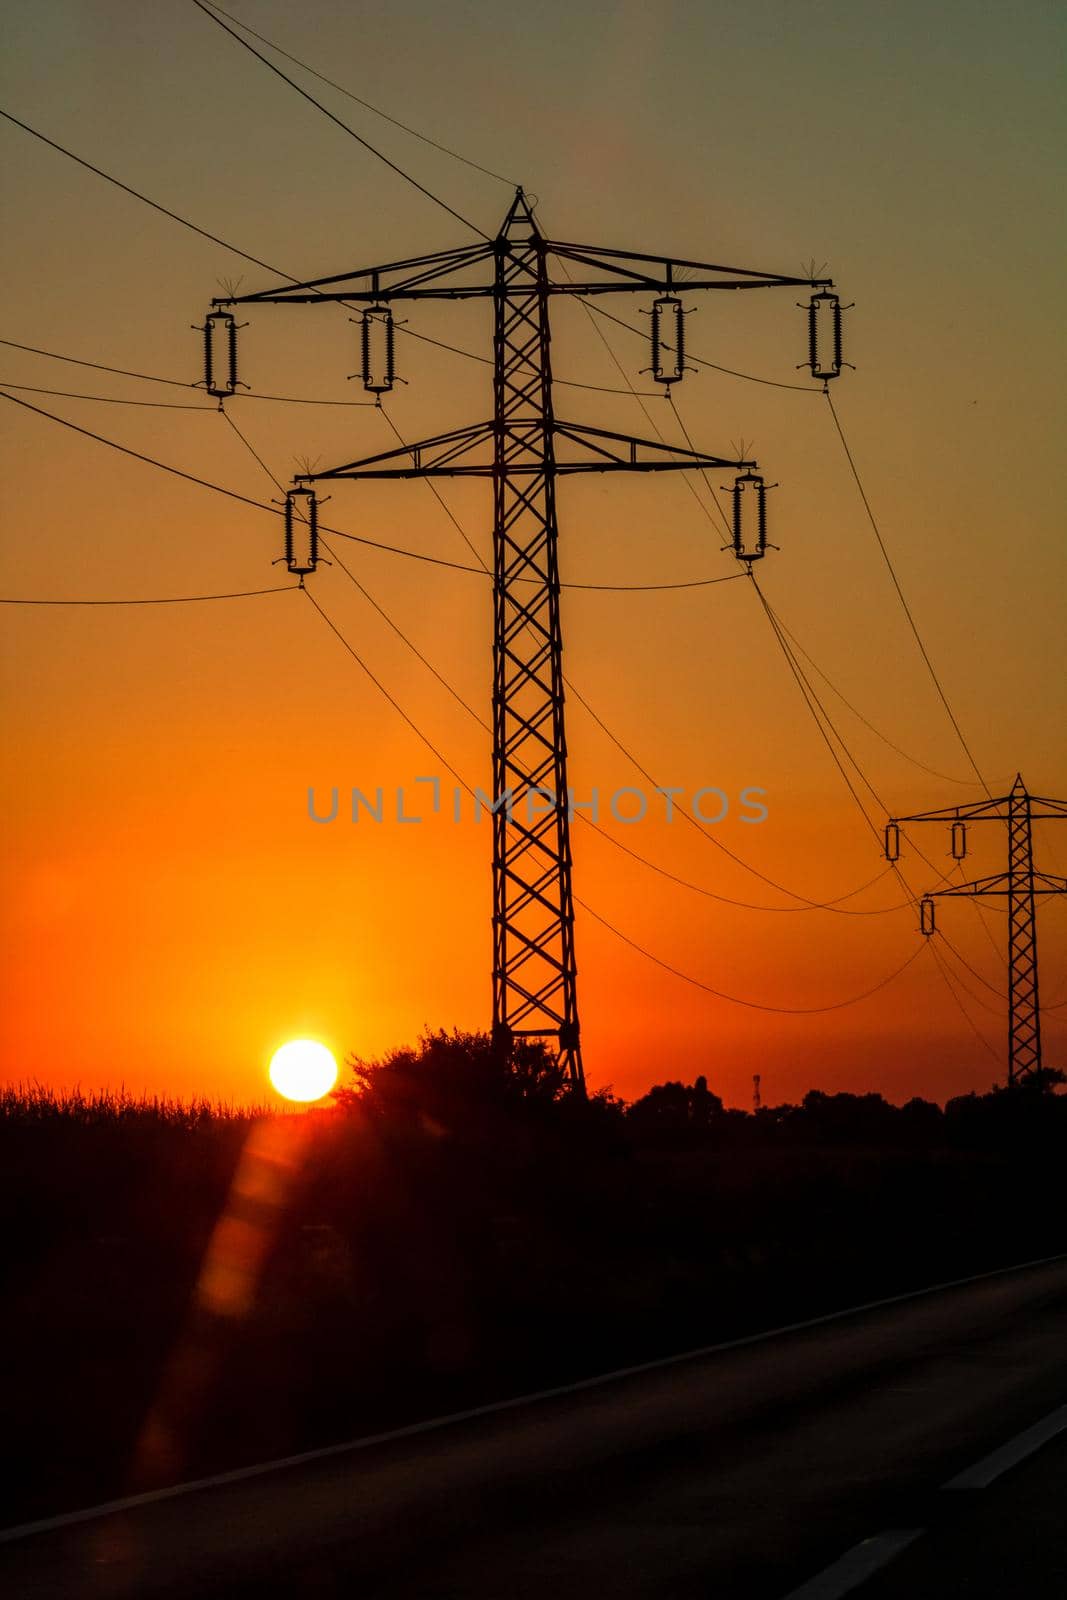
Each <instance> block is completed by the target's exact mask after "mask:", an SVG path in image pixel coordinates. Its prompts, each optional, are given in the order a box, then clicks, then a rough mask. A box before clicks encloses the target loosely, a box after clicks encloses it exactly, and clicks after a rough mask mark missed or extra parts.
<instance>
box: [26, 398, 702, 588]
mask: <svg viewBox="0 0 1067 1600" xmlns="http://www.w3.org/2000/svg"><path fill="white" fill-rule="evenodd" d="M0 399H4V400H10V401H11V403H12V405H16V406H22V407H23V409H24V410H26V411H33V412H36V414H37V415H38V416H39V417H47V419H48V421H49V422H56V423H58V424H59V425H60V427H62V428H69V429H70V430H71V432H72V433H80V434H82V435H83V436H84V437H85V438H86V439H93V440H95V441H96V443H97V444H105V445H107V446H108V448H109V449H111V450H117V451H118V452H119V454H120V455H124V456H131V457H132V458H133V459H134V460H135V461H143V462H144V464H145V465H146V466H149V467H156V468H158V470H159V471H160V472H169V473H170V474H171V475H172V476H173V477H175V478H184V479H185V480H186V481H187V482H188V483H195V484H198V485H199V486H200V488H201V489H211V490H213V491H214V492H215V493H216V494H223V495H226V496H227V498H228V499H230V500H240V501H241V502H242V503H243V504H244V505H246V506H254V507H255V508H256V510H257V511H269V512H270V514H271V515H272V516H275V517H277V516H281V515H282V512H281V511H280V510H279V509H278V507H277V506H270V505H266V504H265V503H264V502H263V501H262V500H253V499H252V498H251V496H250V495H246V494H238V492H237V491H236V490H235V489H227V488H225V487H224V486H223V485H222V484H220V483H212V482H211V481H210V479H208V478H199V477H197V476H196V474H195V473H192V472H185V471H183V470H182V469H181V468H180V467H172V466H169V465H168V464H167V462H165V461H157V460H156V458H155V457H154V456H148V455H145V454H144V453H143V451H140V450H133V449H131V448H130V446H129V445H124V444H119V443H118V442H117V440H115V439H108V438H106V437H105V435H104V434H102V433H94V432H93V431H92V429H91V428H83V427H82V426H81V425H80V424H79V423H77V422H69V421H68V420H67V418H66V417H57V416H56V414H55V412H54V411H45V410H44V409H43V407H41V406H35V405H31V403H30V402H29V401H28V400H20V399H19V398H18V396H17V395H14V394H8V393H7V392H6V391H5V390H3V389H0ZM205 409H207V408H205ZM223 414H224V415H226V413H225V412H224V413H223ZM229 421H230V424H231V426H233V427H235V426H236V425H235V424H234V422H233V419H232V417H231V418H229ZM268 470H269V469H268ZM271 477H272V479H273V481H274V482H275V483H277V482H278V480H277V479H276V478H274V475H273V473H272V474H271ZM279 487H280V485H279ZM321 531H322V532H323V533H329V534H332V535H333V536H334V537H335V538H337V539H351V540H352V542H353V543H354V544H362V545H366V546H367V548H368V549H370V550H383V551H385V552H387V553H388V554H389V555H394V556H407V557H408V559H409V560H411V561H423V562H426V563H427V564H428V565H430V566H434V567H447V568H448V569H449V570H450V571H452V572H472V573H474V574H475V576H476V577H480V578H484V577H486V576H489V574H487V572H486V570H485V568H484V567H468V566H465V565H464V564H463V563H462V562H460V561H447V560H445V558H444V557H443V556H431V555H426V554H424V553H423V552H422V551H420V550H405V549H404V548H403V547H402V546H401V545H395V544H385V543H383V542H382V541H381V540H380V539H368V538H366V537H365V536H364V535H363V534H358V533H347V532H345V530H344V529H343V528H331V527H329V526H327V525H325V524H322V525H321ZM729 581H730V580H729V579H728V578H694V579H690V580H688V581H686V582H683V583H669V584H660V583H633V584H623V583H603V584H601V583H573V584H572V583H563V584H561V585H560V588H562V589H586V590H603V591H604V592H606V593H613V594H647V593H650V592H653V591H657V590H661V589H702V588H707V587H709V586H710V585H712V584H716V583H726V582H729Z"/></svg>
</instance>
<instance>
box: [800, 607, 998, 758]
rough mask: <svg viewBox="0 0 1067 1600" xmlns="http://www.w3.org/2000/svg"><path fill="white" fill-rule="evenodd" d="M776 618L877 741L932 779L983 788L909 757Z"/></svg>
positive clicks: (829, 685)
mask: <svg viewBox="0 0 1067 1600" xmlns="http://www.w3.org/2000/svg"><path fill="white" fill-rule="evenodd" d="M776 616H777V621H778V625H779V627H780V628H781V630H782V632H783V633H784V634H785V635H786V637H787V638H788V639H789V640H790V641H791V643H792V644H793V645H794V646H795V647H796V649H797V650H798V651H799V652H800V654H801V655H802V656H803V657H804V659H805V660H806V661H807V663H808V665H809V666H810V667H813V668H814V669H815V671H816V672H817V673H818V674H819V677H820V678H821V679H822V681H823V682H824V683H825V684H826V686H827V688H828V689H831V690H832V691H833V693H834V694H836V696H837V698H838V699H839V700H840V701H841V704H842V705H843V706H845V707H846V708H847V709H848V710H849V711H851V712H852V715H853V716H854V717H857V718H858V719H859V721H860V722H862V723H863V726H864V727H865V728H867V729H869V731H870V732H871V733H873V734H874V736H875V738H876V739H880V740H881V741H882V743H883V744H884V745H888V747H889V749H890V750H894V751H895V752H896V754H897V755H898V756H902V757H903V759H904V760H905V761H910V763H911V765H912V766H913V767H918V768H919V770H920V771H921V772H926V773H928V774H929V775H930V777H931V778H940V779H941V780H942V782H944V783H958V784H961V785H962V786H963V787H964V788H980V787H981V784H980V783H979V782H978V781H977V780H976V779H974V778H953V777H951V776H950V775H949V774H948V773H947V772H938V770H937V769H936V767H928V766H927V765H926V763H925V762H924V761H920V760H918V758H917V757H916V756H911V755H909V754H908V752H907V751H906V750H902V749H901V747H900V745H898V744H894V743H893V740H892V739H890V738H889V737H888V736H887V735H886V734H884V733H882V731H881V729H879V728H876V727H875V725H874V723H873V722H871V721H869V720H868V718H867V717H865V716H864V715H863V712H862V711H860V710H859V709H858V707H856V706H854V705H853V704H852V702H851V700H848V699H846V697H845V696H844V695H843V694H842V693H841V690H840V689H839V688H838V687H837V685H836V684H835V683H833V682H832V681H831V680H830V679H829V678H828V677H827V676H826V673H825V672H824V671H823V670H822V668H821V667H820V666H819V664H818V662H816V661H813V660H812V658H811V656H810V655H809V654H808V652H807V651H806V650H805V648H804V646H803V645H802V644H801V642H800V640H799V639H798V638H797V636H796V634H795V633H792V632H791V631H790V630H789V628H787V627H786V625H785V623H784V622H783V621H782V618H781V615H780V613H776Z"/></svg>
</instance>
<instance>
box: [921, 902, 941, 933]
mask: <svg viewBox="0 0 1067 1600" xmlns="http://www.w3.org/2000/svg"><path fill="white" fill-rule="evenodd" d="M919 932H920V933H922V934H925V935H926V937H927V938H929V937H930V935H931V934H932V933H936V932H937V923H936V921H935V920H934V902H933V901H932V900H931V898H930V896H929V895H928V894H924V895H923V897H922V899H921V900H920V902H919Z"/></svg>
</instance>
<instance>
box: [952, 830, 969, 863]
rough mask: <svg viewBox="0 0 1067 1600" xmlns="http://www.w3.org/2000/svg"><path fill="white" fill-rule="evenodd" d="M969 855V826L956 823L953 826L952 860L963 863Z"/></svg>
mask: <svg viewBox="0 0 1067 1600" xmlns="http://www.w3.org/2000/svg"><path fill="white" fill-rule="evenodd" d="M966 854H967V824H966V823H965V822H954V823H953V824H952V859H953V861H962V860H963V858H964V856H965V855H966Z"/></svg>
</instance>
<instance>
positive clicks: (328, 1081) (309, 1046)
mask: <svg viewBox="0 0 1067 1600" xmlns="http://www.w3.org/2000/svg"><path fill="white" fill-rule="evenodd" d="M270 1081H271V1083H272V1084H273V1085H274V1087H275V1088H276V1089H277V1091H278V1093H279V1094H281V1095H284V1096H285V1098H286V1099H287V1100H303V1101H311V1100H321V1099H322V1097H323V1095H324V1094H328V1093H329V1091H330V1090H331V1089H332V1088H333V1086H334V1084H335V1083H336V1082H337V1062H336V1061H335V1060H334V1058H333V1056H332V1054H331V1053H330V1051H329V1050H327V1048H326V1046H325V1045H324V1044H319V1043H318V1042H317V1041H316V1040H315V1039H290V1041H289V1043H288V1044H283V1045H282V1046H281V1048H280V1049H279V1050H275V1052H274V1055H273V1056H272V1057H271V1063H270Z"/></svg>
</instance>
